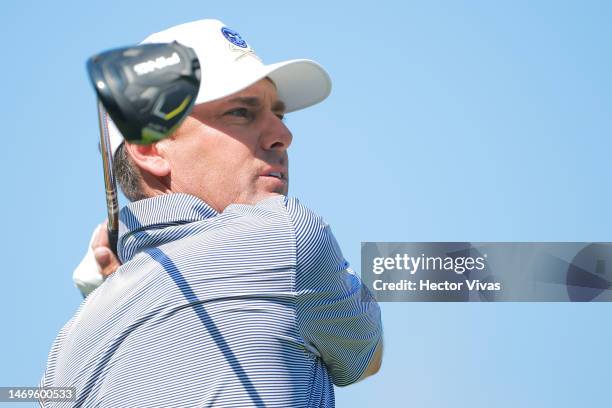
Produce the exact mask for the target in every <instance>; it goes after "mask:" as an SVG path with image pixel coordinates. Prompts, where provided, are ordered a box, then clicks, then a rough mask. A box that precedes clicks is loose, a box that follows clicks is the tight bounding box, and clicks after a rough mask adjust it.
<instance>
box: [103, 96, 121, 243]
mask: <svg viewBox="0 0 612 408" xmlns="http://www.w3.org/2000/svg"><path fill="white" fill-rule="evenodd" d="M106 115H107V113H106V111H105V110H104V107H103V106H102V103H101V102H100V101H98V123H99V125H100V152H101V153H102V165H103V167H104V187H105V190H106V210H107V214H108V224H107V226H108V242H109V245H110V249H111V250H112V251H113V252H114V253H115V254H116V253H117V236H118V235H119V201H118V199H117V184H116V183H115V174H114V173H113V152H112V149H111V144H110V137H109V134H108V121H107V120H106Z"/></svg>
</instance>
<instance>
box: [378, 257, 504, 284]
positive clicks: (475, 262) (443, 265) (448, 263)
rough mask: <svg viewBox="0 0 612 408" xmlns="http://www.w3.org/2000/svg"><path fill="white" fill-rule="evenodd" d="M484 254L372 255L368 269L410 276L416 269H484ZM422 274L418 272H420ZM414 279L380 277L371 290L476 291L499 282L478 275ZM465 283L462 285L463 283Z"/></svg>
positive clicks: (425, 270)
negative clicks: (473, 255)
mask: <svg viewBox="0 0 612 408" xmlns="http://www.w3.org/2000/svg"><path fill="white" fill-rule="evenodd" d="M486 258H487V255H486V254H484V255H483V256H478V257H469V256H467V257H451V256H446V257H442V256H426V255H425V254H421V255H420V256H411V255H409V254H396V255H395V256H394V257H376V258H374V259H373V260H372V272H373V273H374V274H376V275H382V274H383V273H384V272H386V271H405V273H407V274H408V275H410V276H411V277H413V278H414V277H416V276H415V275H416V274H417V273H419V272H423V273H425V272H432V271H435V272H437V274H438V276H440V275H439V274H440V273H444V272H449V273H455V274H457V275H463V274H465V273H466V272H467V273H469V272H478V273H481V272H485V271H486V269H487V262H486ZM420 275H422V274H420ZM419 278H420V279H418V280H411V279H401V280H399V281H396V282H385V281H383V279H376V280H374V281H373V285H372V287H373V289H374V290H375V291H387V290H390V291H395V290H400V291H458V290H465V289H467V290H470V291H471V290H478V291H499V290H501V283H499V282H481V281H480V280H479V279H466V280H465V281H461V282H457V281H456V279H454V280H453V281H448V280H439V279H436V280H430V279H423V278H421V276H419ZM464 285H465V286H464Z"/></svg>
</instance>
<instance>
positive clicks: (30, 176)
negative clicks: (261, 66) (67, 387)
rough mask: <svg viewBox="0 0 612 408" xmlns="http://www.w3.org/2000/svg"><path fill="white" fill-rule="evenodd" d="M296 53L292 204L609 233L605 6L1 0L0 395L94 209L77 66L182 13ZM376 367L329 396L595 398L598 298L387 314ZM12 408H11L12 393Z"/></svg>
mask: <svg viewBox="0 0 612 408" xmlns="http://www.w3.org/2000/svg"><path fill="white" fill-rule="evenodd" d="M204 17H214V18H219V19H221V20H223V21H224V22H226V23H227V24H228V25H229V26H230V27H232V28H234V29H236V30H237V31H238V32H240V33H241V34H242V36H243V37H244V38H245V39H246V40H247V41H249V42H250V44H251V45H252V46H253V47H254V48H255V50H256V51H257V53H258V54H259V56H260V57H262V58H263V59H264V61H267V62H275V61H279V60H283V59H288V58H299V57H305V58H312V59H315V60H317V61H319V62H320V63H321V64H323V65H324V66H325V67H326V68H327V69H328V71H329V72H330V74H331V76H332V79H333V91H332V95H331V96H330V98H329V99H328V100H327V101H325V102H324V103H322V104H320V105H318V106H316V107H313V108H311V109H307V110H305V111H301V112H298V113H294V114H291V115H289V116H288V121H287V123H288V125H289V126H290V127H291V129H292V131H293V133H294V144H293V146H292V148H291V150H292V151H291V152H290V154H291V158H292V162H291V174H292V176H291V178H292V186H291V194H292V195H294V196H297V197H300V199H301V200H302V201H303V202H304V203H306V204H307V205H309V206H310V207H311V208H313V209H314V210H316V211H317V212H318V213H320V214H321V215H323V216H324V217H325V219H326V220H327V221H328V222H329V223H330V224H331V225H332V228H333V230H334V232H335V234H336V236H337V238H338V241H339V242H340V245H341V247H342V249H343V251H344V252H345V255H346V256H347V258H348V259H349V260H351V261H352V263H353V265H354V266H355V269H359V250H360V242H361V241H458V240H461V241H479V242H482V241H612V229H611V226H612V211H611V207H610V202H611V199H612V164H611V161H610V152H611V151H612V140H611V136H612V114H611V113H612V80H611V73H612V52H611V51H612V50H611V45H610V39H611V38H612V28H611V27H612V26H611V25H610V21H612V3H610V2H608V1H603V0H602V1H582V2H577V1H558V0H557V1H544V0H539V1H525V0H519V1H516V0H515V1H505V0H503V1H502V0H500V1H494V2H492V1H476V0H474V1H450V0H449V1H420V2H416V1H402V2H400V1H396V2H392V1H385V0H379V1H376V2H362V3H358V2H333V1H309V2H286V1H267V2H252V1H249V2H247V1H244V2H241V1H234V2H202V1H189V0H187V1H182V2H179V1H176V2H166V1H164V2H161V1H146V2H145V1H121V2H120V1H116V0H114V1H111V0H107V1H104V2H101V1H94V0H91V1H76V0H75V1H67V0H58V1H53V2H47V1H38V2H34V1H26V0H24V1H19V2H17V1H15V0H13V1H9V2H8V3H7V2H4V3H3V10H2V13H1V14H0V33H1V34H2V38H3V39H4V41H3V47H2V51H1V54H2V58H0V73H1V78H2V98H0V112H1V118H2V121H1V123H2V134H3V136H4V137H3V144H2V148H3V152H4V154H3V157H2V160H1V161H0V169H1V170H2V174H3V176H4V177H3V194H2V200H1V203H0V210H1V212H0V214H2V220H3V225H2V226H3V229H4V233H3V234H2V238H0V239H1V240H2V242H1V248H2V250H3V268H2V282H1V284H0V316H1V323H2V327H3V331H2V336H1V338H0V386H9V385H15V386H19V385H21V386H23V385H35V384H36V383H37V382H38V380H39V378H40V376H41V375H42V372H43V369H44V366H45V363H46V358H47V354H48V351H49V348H50V345H51V342H52V341H53V339H54V337H55V335H56V334H57V332H58V331H59V329H60V328H61V326H62V325H63V324H64V323H65V322H66V321H67V320H68V319H69V318H70V317H71V316H72V315H73V313H74V311H75V310H76V308H77V307H78V305H79V303H80V300H81V299H80V295H79V294H78V293H77V291H76V289H74V287H73V286H72V282H71V273H72V270H73V268H74V266H75V265H76V264H77V263H78V261H79V260H80V258H81V256H82V254H83V251H84V249H85V246H86V244H87V240H88V239H89V235H90V233H91V230H92V228H93V226H94V225H95V224H96V223H97V222H99V221H101V220H102V219H103V218H104V214H105V212H104V193H103V188H102V173H101V169H100V158H99V154H98V152H97V148H96V140H97V137H98V129H97V122H96V109H95V100H94V94H93V91H92V89H91V88H90V85H89V83H88V80H87V77H86V73H85V61H86V59H87V58H88V57H89V56H90V55H92V54H94V53H96V52H98V51H101V50H104V49H107V48H112V47H117V46H122V45H127V44H131V43H136V42H138V41H140V40H141V39H143V38H144V37H145V36H146V35H147V34H149V33H150V32H153V31H157V30H160V29H163V28H166V27H168V26H170V25H174V24H177V23H182V22H186V21H190V20H194V19H198V18H204ZM382 308H383V321H384V325H385V339H386V353H385V361H384V364H383V368H382V370H381V372H380V373H379V374H378V375H377V376H376V377H374V378H372V379H369V380H366V381H364V382H363V383H360V384H357V385H354V386H351V387H348V388H345V389H338V391H337V405H338V406H339V407H351V408H357V407H372V406H385V407H408V406H412V407H428V408H438V407H440V408H441V407H451V406H452V407H455V406H457V407H459V406H460V407H477V408H480V407H482V408H485V407H486V408H488V407H583V406H607V405H609V398H610V396H609V392H608V390H609V384H610V375H609V372H608V369H607V368H608V367H609V365H610V363H611V362H612V351H611V350H612V348H611V347H610V344H611V342H612V324H610V316H611V311H612V308H611V307H610V305H607V304H554V303H549V304H544V303H540V304H537V303H533V304H512V303H510V304H433V303H428V304H417V303H412V304H411V303H396V304H384V305H383V306H382ZM20 406H21V405H20Z"/></svg>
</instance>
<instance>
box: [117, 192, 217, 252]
mask: <svg viewBox="0 0 612 408" xmlns="http://www.w3.org/2000/svg"><path fill="white" fill-rule="evenodd" d="M217 215H218V213H217V211H215V210H214V209H213V208H212V207H210V206H209V205H208V204H206V203H205V202H204V201H202V200H201V199H199V198H198V197H195V196H192V195H190V194H184V193H173V194H163V195H159V196H155V197H151V198H146V199H144V200H139V201H135V202H133V203H130V204H128V205H127V206H125V207H123V208H122V209H121V212H120V213H119V239H118V242H117V252H118V254H119V258H120V259H121V261H122V262H126V260H129V259H131V257H132V256H133V255H134V253H135V250H137V248H134V247H133V245H131V244H130V241H133V240H132V239H131V237H134V236H135V235H138V233H139V232H144V231H149V232H150V231H152V230H159V229H163V228H164V227H168V226H175V225H180V224H186V223H190V222H195V221H203V220H206V219H209V218H212V217H215V216H217ZM137 241H141V240H140V239H138V240H137ZM137 246H140V245H137Z"/></svg>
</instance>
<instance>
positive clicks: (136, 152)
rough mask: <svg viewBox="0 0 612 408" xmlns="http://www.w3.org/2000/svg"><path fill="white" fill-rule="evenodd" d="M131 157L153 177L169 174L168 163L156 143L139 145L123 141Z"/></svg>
mask: <svg viewBox="0 0 612 408" xmlns="http://www.w3.org/2000/svg"><path fill="white" fill-rule="evenodd" d="M125 148H126V149H128V153H129V155H130V157H131V159H132V160H133V161H134V164H136V165H137V166H138V167H139V168H140V169H142V170H144V171H146V172H147V173H149V174H151V175H153V176H155V177H166V176H168V175H169V174H170V163H169V162H168V160H166V158H165V157H164V156H163V154H162V152H161V151H160V149H159V148H158V146H157V143H152V144H148V145H139V144H134V143H125Z"/></svg>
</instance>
